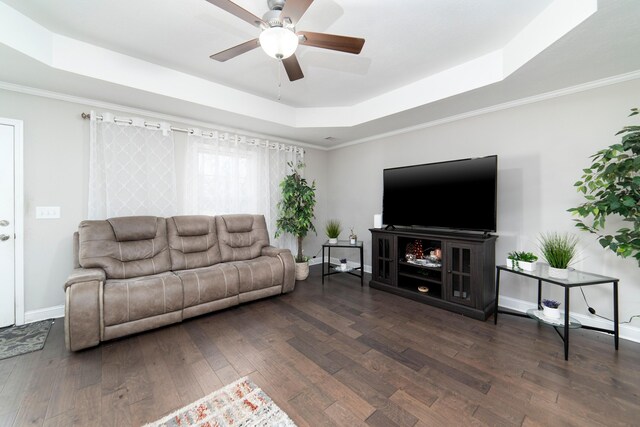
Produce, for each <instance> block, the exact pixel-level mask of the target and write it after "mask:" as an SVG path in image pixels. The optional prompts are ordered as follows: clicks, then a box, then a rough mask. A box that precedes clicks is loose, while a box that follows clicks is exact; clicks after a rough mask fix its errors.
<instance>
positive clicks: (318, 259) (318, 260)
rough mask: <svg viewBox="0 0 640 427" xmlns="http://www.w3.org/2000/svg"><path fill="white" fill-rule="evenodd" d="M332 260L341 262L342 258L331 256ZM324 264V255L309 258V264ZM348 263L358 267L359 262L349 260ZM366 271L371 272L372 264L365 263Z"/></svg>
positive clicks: (335, 262)
mask: <svg viewBox="0 0 640 427" xmlns="http://www.w3.org/2000/svg"><path fill="white" fill-rule="evenodd" d="M326 260H327V257H325V262H327V261H326ZM331 262H332V263H334V264H340V258H333V257H332V258H331ZM319 264H322V257H315V258H312V259H310V260H309V265H319ZM347 265H348V266H349V267H352V268H355V267H358V263H357V262H353V261H347ZM364 272H365V273H371V266H370V265H367V264H365V265H364Z"/></svg>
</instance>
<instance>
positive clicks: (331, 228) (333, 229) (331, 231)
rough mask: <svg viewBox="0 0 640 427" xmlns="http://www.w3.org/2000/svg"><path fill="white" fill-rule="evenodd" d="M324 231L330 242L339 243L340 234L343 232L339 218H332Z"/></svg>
mask: <svg viewBox="0 0 640 427" xmlns="http://www.w3.org/2000/svg"><path fill="white" fill-rule="evenodd" d="M324 232H325V233H326V234H327V237H328V238H329V243H331V244H336V243H338V236H340V233H341V232H342V224H340V221H338V220H337V219H330V220H329V221H327V223H326V224H325V226H324Z"/></svg>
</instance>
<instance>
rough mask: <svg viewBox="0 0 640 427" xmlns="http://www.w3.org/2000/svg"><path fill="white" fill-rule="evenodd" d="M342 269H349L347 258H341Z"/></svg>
mask: <svg viewBox="0 0 640 427" xmlns="http://www.w3.org/2000/svg"><path fill="white" fill-rule="evenodd" d="M340 270H342V271H347V259H346V258H340Z"/></svg>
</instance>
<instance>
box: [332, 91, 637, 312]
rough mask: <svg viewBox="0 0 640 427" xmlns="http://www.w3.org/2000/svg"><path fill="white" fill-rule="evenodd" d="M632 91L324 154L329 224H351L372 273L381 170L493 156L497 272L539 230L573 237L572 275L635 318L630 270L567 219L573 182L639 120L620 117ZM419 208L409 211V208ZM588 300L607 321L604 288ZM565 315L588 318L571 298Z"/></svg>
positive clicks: (516, 287) (526, 293) (525, 292)
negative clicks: (594, 280)
mask: <svg viewBox="0 0 640 427" xmlns="http://www.w3.org/2000/svg"><path fill="white" fill-rule="evenodd" d="M639 92H640V80H634V81H629V82H625V83H620V84H616V85H611V86H606V87H602V88H598V89H593V90H589V91H585V92H580V93H576V94H572V95H565V96H562V97H558V98H553V99H549V100H546V101H540V102H536V103H531V104H527V105H522V106H519V107H515V108H509V109H505V110H502V111H498V112H493V113H487V114H483V115H478V116H475V117H472V118H467V119H463V120H458V121H455V122H451V123H447V124H442V125H439V126H433V127H427V128H424V129H422V130H416V131H412V132H408V133H404V134H400V135H396V136H393V137H387V138H383V139H379V140H375V141H371V142H366V143H362V144H358V145H352V146H347V147H344V148H341V149H338V150H333V151H330V152H329V154H328V160H327V165H328V174H327V179H328V184H327V190H328V192H327V202H328V207H327V215H328V216H329V217H335V218H339V219H341V220H342V222H343V223H346V224H354V225H355V227H356V230H357V233H358V236H359V237H360V238H362V239H363V240H364V241H365V245H366V248H367V249H366V261H365V263H366V264H368V265H370V263H371V234H370V232H369V231H368V229H369V228H371V227H372V226H373V215H374V214H375V213H379V212H381V211H382V170H383V169H384V168H389V167H396V166H405V165H412V164H420V163H430V162H437V161H444V160H453V159H459V158H468V157H476V156H486V155H491V154H497V155H498V169H499V171H498V175H499V179H498V227H497V228H498V230H497V233H496V234H497V235H498V236H499V238H498V240H497V248H496V260H497V263H499V264H504V263H505V261H504V260H505V258H506V255H507V253H508V252H510V251H512V250H529V251H534V252H537V249H536V239H537V236H538V233H539V232H541V231H571V232H575V233H576V234H577V235H578V236H579V237H580V239H581V243H580V252H581V255H580V261H579V262H578V263H577V264H575V268H577V269H580V270H586V271H590V272H594V273H598V274H603V275H607V276H614V277H618V278H620V279H621V282H620V314H621V320H628V318H629V316H631V315H633V314H639V313H640V274H639V272H640V271H639V269H638V265H637V262H636V261H635V260H634V259H626V260H625V259H621V258H618V257H616V256H614V255H613V254H612V253H610V252H609V251H604V250H603V249H602V248H601V247H600V245H599V244H598V243H597V242H596V241H595V240H594V239H593V237H592V236H591V235H589V234H587V233H584V232H580V231H579V230H578V229H576V228H575V227H574V225H573V222H572V217H571V215H570V214H569V213H568V212H566V210H567V209H568V208H570V207H574V206H577V205H578V204H579V203H581V202H582V199H581V197H580V196H579V195H578V194H577V193H576V191H575V189H574V187H573V183H574V182H575V181H577V180H578V179H579V178H580V176H581V174H582V169H583V168H585V167H587V166H588V165H589V164H590V162H589V159H588V157H589V156H590V155H591V154H593V153H595V152H596V151H597V150H599V149H601V148H604V147H605V146H608V145H610V144H612V143H616V142H619V140H620V139H619V137H616V136H615V133H616V132H617V131H618V130H620V129H621V128H622V127H623V126H625V125H628V124H632V123H636V124H637V123H638V118H637V116H636V117H634V118H628V117H627V115H628V113H629V109H630V108H632V107H637V106H638V102H639V100H638V97H637V94H638V93H639ZM455 196H456V195H452V197H455ZM418 198H421V200H422V202H423V204H425V205H426V207H425V208H422V209H424V214H425V215H428V214H429V209H431V208H433V209H437V206H438V203H437V201H431V200H430V199H429V195H428V194H423V195H416V200H418ZM430 204H432V205H433V206H432V207H431V206H430ZM418 206H419V205H418V203H417V202H416V203H415V209H418ZM469 215H473V212H472V211H470V212H469ZM503 283H504V284H503V285H501V295H505V296H507V297H512V298H517V299H521V300H527V301H535V300H536V298H537V291H536V289H537V287H536V286H535V283H533V284H532V283H531V281H527V280H519V279H518V278H517V277H516V276H514V275H505V277H504V278H503ZM543 292H550V294H546V295H551V296H552V297H555V298H559V299H562V297H563V294H561V293H560V288H558V287H556V286H551V285H548V286H546V285H545V287H544V288H543ZM585 292H586V294H587V297H588V299H589V302H590V304H591V306H593V307H594V308H596V310H597V312H598V314H602V315H605V316H611V315H612V307H611V304H612V302H611V301H612V299H611V285H598V286H590V287H588V288H585ZM571 309H572V310H571V311H572V312H573V311H577V312H579V313H585V314H586V313H587V310H586V306H585V305H584V302H583V301H582V296H581V295H580V293H579V291H578V290H575V291H574V292H572V303H571ZM635 323H636V324H638V323H640V322H638V319H636V321H635Z"/></svg>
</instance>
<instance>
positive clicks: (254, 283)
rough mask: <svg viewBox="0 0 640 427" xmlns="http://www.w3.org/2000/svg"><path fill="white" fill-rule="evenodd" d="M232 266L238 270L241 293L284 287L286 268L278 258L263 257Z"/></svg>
mask: <svg viewBox="0 0 640 427" xmlns="http://www.w3.org/2000/svg"><path fill="white" fill-rule="evenodd" d="M231 265H233V266H234V267H235V268H237V269H238V275H239V276H240V293H244V292H250V291H255V290H258V289H264V288H269V287H271V286H276V285H282V279H283V277H284V267H283V265H282V261H281V260H280V258H278V257H269V256H261V257H258V258H255V259H249V260H245V261H234V262H232V263H231Z"/></svg>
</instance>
